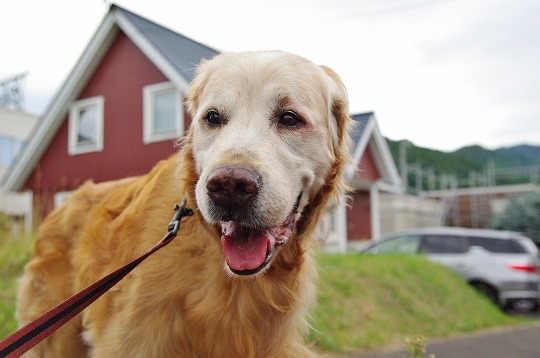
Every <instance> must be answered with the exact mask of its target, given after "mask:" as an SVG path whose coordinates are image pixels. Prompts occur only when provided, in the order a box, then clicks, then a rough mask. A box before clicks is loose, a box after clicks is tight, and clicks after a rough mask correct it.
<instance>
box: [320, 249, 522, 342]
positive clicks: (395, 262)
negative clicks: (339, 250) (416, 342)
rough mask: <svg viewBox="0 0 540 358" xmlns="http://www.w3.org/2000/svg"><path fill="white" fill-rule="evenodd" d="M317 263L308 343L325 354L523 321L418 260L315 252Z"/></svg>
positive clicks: (450, 275)
mask: <svg viewBox="0 0 540 358" xmlns="http://www.w3.org/2000/svg"><path fill="white" fill-rule="evenodd" d="M318 260H319V271H320V277H321V282H320V294H319V306H318V308H317V309H316V311H315V314H314V319H313V322H312V325H313V327H314V329H313V330H312V332H311V339H312V340H314V341H315V342H316V343H317V345H318V346H319V347H321V348H322V349H323V350H328V351H334V352H354V351H364V350H373V349H375V348H380V347H386V346H396V345H400V346H401V345H402V343H403V342H405V339H406V338H407V337H413V336H419V335H420V336H424V337H426V338H433V337H446V336H450V335H452V334H456V333H463V332H471V331H476V330H480V329H485V328H490V327H496V326H502V325H509V324H516V323H520V322H524V321H525V319H524V318H519V317H511V316H508V315H506V314H505V313H504V312H502V311H501V310H500V309H499V308H497V307H496V306H494V305H493V304H492V303H491V302H489V301H488V300H487V299H486V298H484V297H483V296H481V295H480V294H478V293H477V292H476V291H474V290H473V289H472V288H471V287H470V286H469V285H467V284H466V283H465V282H464V281H463V280H462V279H461V278H460V277H458V276H457V275H456V274H454V273H453V272H451V271H450V270H448V269H447V268H446V267H443V266H440V265H437V264H434V263H431V262H429V261H427V260H425V259H424V258H422V257H414V256H368V255H359V254H347V255H339V256H338V255H329V254H320V255H319V257H318Z"/></svg>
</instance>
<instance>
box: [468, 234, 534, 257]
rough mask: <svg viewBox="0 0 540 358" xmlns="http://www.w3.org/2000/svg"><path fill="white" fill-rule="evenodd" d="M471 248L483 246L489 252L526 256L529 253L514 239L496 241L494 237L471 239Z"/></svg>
mask: <svg viewBox="0 0 540 358" xmlns="http://www.w3.org/2000/svg"><path fill="white" fill-rule="evenodd" d="M469 242H470V244H471V246H481V247H483V248H484V249H486V250H487V251H491V252H497V253H508V254H525V253H527V251H526V250H525V248H524V247H523V246H521V244H520V243H519V242H517V241H516V240H513V239H495V238H493V237H469Z"/></svg>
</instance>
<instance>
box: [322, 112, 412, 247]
mask: <svg viewBox="0 0 540 358" xmlns="http://www.w3.org/2000/svg"><path fill="white" fill-rule="evenodd" d="M351 117H352V119H353V120H354V122H355V128H354V129H353V131H352V132H351V138H352V142H353V148H352V157H353V167H352V168H350V170H349V171H348V173H347V176H348V177H347V180H348V182H349V185H350V186H352V188H353V189H354V191H353V193H351V194H350V197H351V202H350V203H349V206H346V205H345V204H340V205H338V206H336V207H335V208H334V209H333V210H332V211H331V213H330V215H329V217H328V221H327V222H329V223H328V226H329V227H327V228H325V231H327V232H329V234H328V240H327V246H328V248H329V249H330V250H333V251H339V252H344V251H345V250H346V249H347V246H348V245H354V244H355V243H358V242H359V241H362V240H366V239H370V238H372V237H378V236H379V235H380V234H381V209H380V200H379V194H380V193H381V192H389V193H400V192H402V186H401V178H400V176H399V173H398V170H397V168H396V165H395V163H394V160H393V158H392V154H391V153H390V149H389V148H388V144H387V143H386V139H385V138H384V137H383V136H382V134H381V132H380V130H379V126H378V125H377V120H376V118H375V114H374V113H373V112H368V113H361V114H354V115H352V116H351Z"/></svg>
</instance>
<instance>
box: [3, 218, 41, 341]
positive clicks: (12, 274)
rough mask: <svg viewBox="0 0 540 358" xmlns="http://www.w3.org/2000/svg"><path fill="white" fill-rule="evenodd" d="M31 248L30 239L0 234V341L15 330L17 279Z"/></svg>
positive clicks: (28, 257) (31, 242) (31, 241)
mask: <svg viewBox="0 0 540 358" xmlns="http://www.w3.org/2000/svg"><path fill="white" fill-rule="evenodd" d="M0 219H1V218H0ZM32 246H33V240H31V239H14V238H12V237H11V236H10V235H8V234H6V233H5V232H0V277H1V279H0V339H2V338H4V337H6V336H7V335H9V334H11V333H12V332H14V331H15V330H16V328H17V324H16V322H15V317H14V311H15V295H16V293H17V292H16V291H17V279H18V278H19V276H20V275H21V274H22V270H23V267H24V265H25V264H26V262H27V261H28V260H29V259H30V252H31V249H32Z"/></svg>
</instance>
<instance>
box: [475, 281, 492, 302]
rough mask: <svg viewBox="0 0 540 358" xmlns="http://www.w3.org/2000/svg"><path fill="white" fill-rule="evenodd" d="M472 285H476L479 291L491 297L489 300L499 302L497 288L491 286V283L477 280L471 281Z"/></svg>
mask: <svg viewBox="0 0 540 358" xmlns="http://www.w3.org/2000/svg"><path fill="white" fill-rule="evenodd" d="M471 286H472V287H474V288H475V289H476V290H477V291H478V292H480V293H481V294H483V295H484V296H486V297H487V298H489V300H490V301H491V302H493V303H494V304H496V305H498V304H499V295H498V294H497V290H496V289H495V288H493V286H491V285H490V284H488V283H485V282H481V281H476V282H471Z"/></svg>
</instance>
